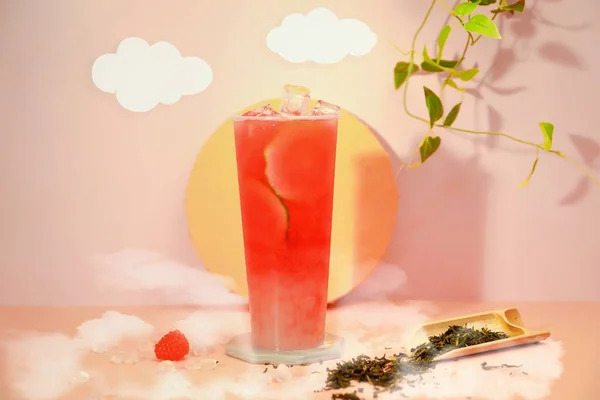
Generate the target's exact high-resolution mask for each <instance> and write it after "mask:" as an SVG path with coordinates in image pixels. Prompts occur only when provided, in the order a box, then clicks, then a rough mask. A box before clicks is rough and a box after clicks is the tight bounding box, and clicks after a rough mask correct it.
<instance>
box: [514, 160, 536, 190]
mask: <svg viewBox="0 0 600 400" xmlns="http://www.w3.org/2000/svg"><path fill="white" fill-rule="evenodd" d="M538 161H540V158H539V157H536V158H535V161H534V162H533V165H532V167H531V171H530V172H529V175H527V178H525V180H524V181H523V182H521V184H520V185H519V188H523V187H525V186H527V185H528V184H529V181H530V180H531V177H532V176H533V174H534V173H535V168H536V167H537V164H538Z"/></svg>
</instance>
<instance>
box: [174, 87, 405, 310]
mask: <svg viewBox="0 0 600 400" xmlns="http://www.w3.org/2000/svg"><path fill="white" fill-rule="evenodd" d="M265 104H271V105H272V106H273V108H275V109H279V106H280V101H279V100H278V99H272V100H266V101H262V102H260V103H257V104H255V105H253V106H250V107H248V108H246V109H244V110H242V111H241V113H243V112H245V111H247V110H250V109H253V108H256V107H260V106H262V105H265ZM185 207H186V216H187V221H188V226H189V231H190V236H191V239H192V241H193V243H194V246H195V248H196V251H197V252H198V254H199V256H200V258H201V260H202V262H203V263H204V266H205V267H206V269H207V270H209V271H211V272H213V273H215V274H219V275H221V276H226V277H230V278H232V279H233V282H234V283H235V285H234V287H233V288H232V289H233V290H234V291H235V292H237V293H239V294H241V295H243V296H247V294H248V288H247V283H246V267H245V263H244V247H243V246H244V245H243V239H242V222H241V214H240V201H239V197H238V183H237V172H236V161H235V145H234V136H233V123H232V122H231V120H228V121H227V122H225V123H224V124H223V125H221V126H220V127H219V128H218V129H217V131H216V132H215V133H214V134H213V135H212V136H211V137H210V138H209V139H208V141H207V142H206V144H205V145H204V146H203V147H202V149H201V151H200V153H199V154H198V158H197V159H196V163H195V164H194V167H193V169H192V172H191V175H190V180H189V183H188V187H187V191H186V204H185ZM397 207H398V192H397V188H396V182H395V179H394V171H393V169H392V166H391V163H390V159H389V156H388V154H387V152H386V151H385V149H384V148H383V147H382V146H381V144H380V143H379V141H378V140H377V138H376V137H375V135H374V134H373V132H372V131H371V129H370V128H369V127H368V126H367V125H365V124H364V123H363V122H361V121H360V120H359V119H358V118H356V117H355V116H354V115H352V114H350V113H348V112H347V111H345V110H342V115H341V117H340V121H339V128H338V145H337V156H336V171H335V192H334V208H333V227H332V238H331V267H330V275H329V296H328V298H329V301H333V300H335V299H338V298H340V297H341V296H343V295H344V294H346V293H348V292H349V291H350V290H352V289H353V288H354V287H356V286H357V285H358V284H360V283H361V282H362V281H363V280H364V279H366V277H367V276H368V275H369V273H370V272H371V271H372V270H373V268H374V267H375V266H376V265H377V263H378V262H379V261H380V260H381V257H382V255H383V253H384V252H385V250H386V248H387V246H388V244H389V241H390V239H391V236H392V233H393V231H394V227H395V222H396V213H397Z"/></svg>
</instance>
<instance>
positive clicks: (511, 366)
mask: <svg viewBox="0 0 600 400" xmlns="http://www.w3.org/2000/svg"><path fill="white" fill-rule="evenodd" d="M522 366H523V365H512V364H500V365H488V363H487V362H482V363H481V369H483V370H485V371H491V370H493V369H500V368H521V367H522Z"/></svg>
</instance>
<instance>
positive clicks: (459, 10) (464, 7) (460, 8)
mask: <svg viewBox="0 0 600 400" xmlns="http://www.w3.org/2000/svg"><path fill="white" fill-rule="evenodd" d="M478 4H479V2H468V3H460V4H458V5H457V6H456V7H454V15H456V16H457V17H462V16H463V15H469V14H471V13H472V12H473V11H475V10H476V9H477V5H478Z"/></svg>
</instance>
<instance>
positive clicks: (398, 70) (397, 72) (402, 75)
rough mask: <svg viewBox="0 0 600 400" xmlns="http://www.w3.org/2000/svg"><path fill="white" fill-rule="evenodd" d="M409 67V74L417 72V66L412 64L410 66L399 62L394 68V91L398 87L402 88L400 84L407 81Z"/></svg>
mask: <svg viewBox="0 0 600 400" xmlns="http://www.w3.org/2000/svg"><path fill="white" fill-rule="evenodd" d="M411 65H412V68H410V73H411V74H414V73H415V72H417V71H418V70H419V66H418V65H416V64H414V63H412V64H411V63H407V62H404V61H400V62H398V63H397V64H396V66H395V67H394V84H395V86H396V90H398V89H400V86H402V84H403V83H404V82H406V79H408V73H409V67H410V66H411Z"/></svg>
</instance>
